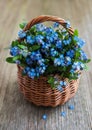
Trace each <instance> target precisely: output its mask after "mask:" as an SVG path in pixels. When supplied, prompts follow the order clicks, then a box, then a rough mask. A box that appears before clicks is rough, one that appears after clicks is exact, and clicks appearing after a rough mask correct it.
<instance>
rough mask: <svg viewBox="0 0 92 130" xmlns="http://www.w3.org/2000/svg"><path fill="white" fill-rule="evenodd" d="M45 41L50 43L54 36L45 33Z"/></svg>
mask: <svg viewBox="0 0 92 130" xmlns="http://www.w3.org/2000/svg"><path fill="white" fill-rule="evenodd" d="M46 41H47V42H48V43H52V42H53V41H54V38H53V37H52V36H49V35H47V36H46Z"/></svg>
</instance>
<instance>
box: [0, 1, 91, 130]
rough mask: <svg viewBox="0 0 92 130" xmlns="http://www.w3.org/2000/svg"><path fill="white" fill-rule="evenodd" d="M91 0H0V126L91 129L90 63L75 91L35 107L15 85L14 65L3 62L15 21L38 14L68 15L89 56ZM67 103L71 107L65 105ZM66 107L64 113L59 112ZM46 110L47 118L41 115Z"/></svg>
mask: <svg viewBox="0 0 92 130" xmlns="http://www.w3.org/2000/svg"><path fill="white" fill-rule="evenodd" d="M91 5H92V1H91V0H88V1H86V0H81V1H80V0H64V1H61V0H58V1H56V0H50V1H49V0H45V1H43V0H35V1H30V0H26V1H25V0H20V1H14V0H11V1H10V0H5V1H3V0H1V1H0V16H1V19H0V40H1V44H0V130H73V129H74V130H92V87H91V85H92V63H89V67H90V68H89V71H88V72H83V74H82V77H81V80H80V85H79V89H78V92H77V94H76V96H75V97H74V98H72V99H71V100H70V101H69V102H67V103H66V104H64V105H63V106H58V107H56V108H51V107H37V106H35V105H33V104H31V103H29V102H28V101H26V100H25V99H24V97H23V95H22V94H21V93H20V91H19V89H18V85H17V76H16V72H17V68H16V65H10V64H8V63H6V62H5V58H6V56H7V55H9V54H8V50H5V49H4V48H5V47H7V45H8V43H9V42H10V41H12V40H13V39H14V38H16V37H17V31H18V29H19V28H18V24H19V23H20V22H21V21H22V20H23V19H27V20H30V19H32V18H33V17H35V16H37V15H41V14H50V15H57V16H59V17H62V18H65V19H69V20H70V21H71V23H72V25H73V27H74V28H78V30H79V32H80V36H81V37H83V38H84V39H85V40H86V41H87V44H86V46H85V47H84V50H85V51H86V52H87V54H88V56H89V57H90V58H92V53H91V51H92V45H91V41H92V36H91V35H92V7H91ZM69 104H74V105H75V110H74V111H71V110H69V109H68V105H69ZM62 111H66V117H65V118H64V117H61V116H60V113H61V112H62ZM43 114H47V121H44V120H42V115H43Z"/></svg>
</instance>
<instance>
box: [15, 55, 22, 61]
mask: <svg viewBox="0 0 92 130" xmlns="http://www.w3.org/2000/svg"><path fill="white" fill-rule="evenodd" d="M21 58H22V56H21V55H17V56H14V57H13V61H16V60H20V59H21Z"/></svg>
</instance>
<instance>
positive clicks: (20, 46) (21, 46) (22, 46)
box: [18, 45, 27, 49]
mask: <svg viewBox="0 0 92 130" xmlns="http://www.w3.org/2000/svg"><path fill="white" fill-rule="evenodd" d="M18 47H19V48H20V49H26V48H27V47H26V46H24V45H18Z"/></svg>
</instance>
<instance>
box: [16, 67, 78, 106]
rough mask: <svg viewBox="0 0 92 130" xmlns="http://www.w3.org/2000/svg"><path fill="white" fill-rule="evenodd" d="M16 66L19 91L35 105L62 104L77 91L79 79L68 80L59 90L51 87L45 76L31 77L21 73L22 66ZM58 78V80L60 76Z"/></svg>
mask: <svg viewBox="0 0 92 130" xmlns="http://www.w3.org/2000/svg"><path fill="white" fill-rule="evenodd" d="M17 68H18V84H19V88H20V91H21V92H22V93H23V95H24V97H25V98H26V99H27V100H28V101H30V102H32V103H34V104H35V105H37V106H52V107H56V106H58V105H62V104H64V103H65V102H67V101H68V100H69V99H70V98H72V97H73V96H74V95H75V93H76V91H77V88H78V84H79V79H78V80H71V81H70V82H68V84H67V86H66V87H64V88H63V91H62V92H60V91H59V90H57V89H52V88H51V86H50V84H48V83H47V78H46V77H43V76H42V77H40V78H38V79H31V78H29V77H28V76H23V75H22V71H23V68H22V67H20V66H17ZM58 78H59V80H60V77H58ZM65 80H66V79H65Z"/></svg>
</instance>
